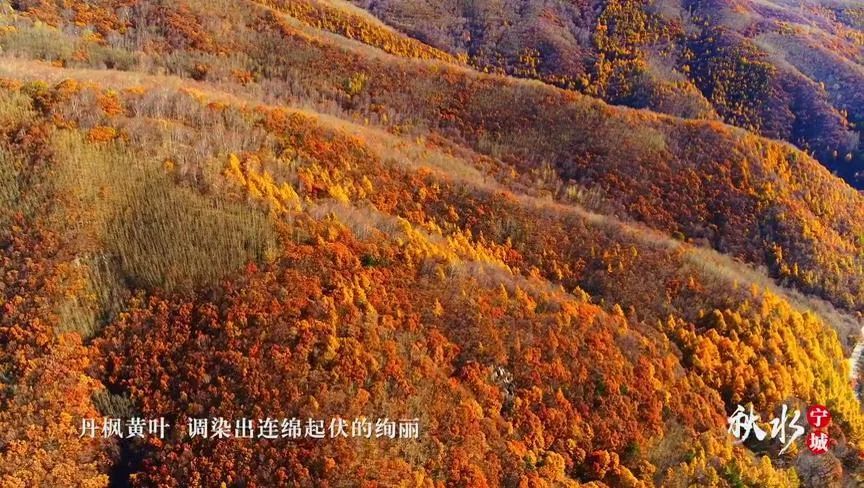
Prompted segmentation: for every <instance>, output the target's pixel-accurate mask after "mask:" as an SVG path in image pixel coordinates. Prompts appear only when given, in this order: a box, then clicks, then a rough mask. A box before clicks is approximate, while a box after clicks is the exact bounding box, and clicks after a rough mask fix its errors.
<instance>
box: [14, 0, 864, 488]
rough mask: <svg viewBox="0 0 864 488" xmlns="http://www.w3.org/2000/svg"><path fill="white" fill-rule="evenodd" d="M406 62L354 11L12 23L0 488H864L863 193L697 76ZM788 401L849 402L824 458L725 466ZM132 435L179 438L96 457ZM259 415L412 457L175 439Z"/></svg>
mask: <svg viewBox="0 0 864 488" xmlns="http://www.w3.org/2000/svg"><path fill="white" fill-rule="evenodd" d="M372 11H373V13H376V14H379V15H382V16H383V14H381V12H379V11H377V10H376V9H374V8H373V9H372ZM508 11H509V10H508ZM430 25H431V24H430ZM421 39H422V40H424V41H427V42H428V43H429V44H434V45H436V46H438V47H432V46H430V45H428V44H424V43H423V42H420V41H418V40H415V39H412V38H410V37H407V36H405V35H403V34H400V33H399V32H397V31H396V30H394V29H393V28H391V27H388V26H387V25H385V24H384V23H382V22H381V21H380V20H377V19H376V18H375V17H373V16H372V15H371V14H370V13H368V12H366V11H364V10H361V9H359V8H357V7H356V6H352V5H350V4H348V3H346V2H341V1H324V0H321V1H296V2H294V1H278V2H252V1H246V2H228V1H213V2H198V1H187V0H182V1H180V0H176V1H161V2H135V1H132V0H99V1H95V2H76V1H60V0H58V1H48V0H30V1H16V2H5V3H0V48H2V57H0V257H2V259H0V305H2V308H0V310H2V314H0V379H2V382H0V385H2V386H0V485H2V486H21V487H25V486H27V487H29V486H92V487H97V486H248V487H252V486H257V487H266V486H435V487H437V486H464V487H478V486H611V487H618V486H623V487H642V486H644V487H647V486H664V487H665V486H672V487H675V486H694V485H695V486H723V487H726V486H729V487H736V486H770V487H773V486H840V485H841V484H842V483H846V484H854V483H856V482H861V476H862V466H861V448H860V447H859V446H861V443H862V442H864V417H862V412H861V407H860V404H859V402H858V399H857V398H856V396H855V394H854V391H853V386H852V381H851V379H850V377H849V376H850V368H849V365H848V364H847V359H846V358H847V357H848V355H849V353H850V350H851V347H852V346H853V345H854V343H855V341H856V340H857V339H858V335H859V329H860V328H861V325H862V324H861V323H860V320H859V317H860V313H861V312H864V241H862V240H861V236H862V235H864V228H862V227H864V198H862V197H861V196H860V195H859V193H858V192H857V191H855V190H854V189H852V188H851V187H849V186H848V185H847V184H846V183H845V182H844V181H843V180H841V179H840V178H837V177H835V176H833V175H831V174H830V172H829V171H828V170H827V169H825V168H824V167H823V166H822V165H820V164H819V162H818V161H816V160H815V159H813V158H812V157H810V156H808V155H807V154H806V153H805V152H802V151H800V150H799V149H796V148H795V147H793V146H792V145H790V144H787V143H784V142H778V141H776V140H771V139H766V138H763V137H761V136H759V135H756V134H754V133H751V132H748V131H746V130H744V129H742V128H736V127H734V126H732V125H726V124H724V123H723V122H722V121H721V120H720V119H718V118H717V117H714V116H711V115H710V114H711V113H712V111H715V110H716V107H717V105H715V104H712V103H709V102H714V100H709V102H705V100H702V101H699V100H701V99H700V98H699V96H700V95H699V93H700V92H699V90H698V89H690V88H683V86H684V85H685V84H686V83H689V82H684V81H682V85H681V86H682V88H681V89H680V90H679V89H677V88H676V89H674V90H673V91H674V93H676V94H678V95H680V94H684V96H685V97H690V98H692V100H696V102H694V104H695V105H694V107H697V106H698V110H699V111H701V112H700V114H702V115H698V116H697V115H694V114H679V115H688V117H690V118H680V117H675V116H672V115H666V114H658V113H654V112H649V111H637V110H633V109H630V108H624V107H616V106H612V105H607V104H606V103H605V102H603V101H600V100H599V99H597V98H593V97H590V96H587V95H583V94H580V93H577V92H576V91H574V90H571V89H567V88H568V87H564V88H562V87H556V86H552V85H550V84H547V83H543V82H541V81H537V80H523V79H518V78H511V77H507V76H504V75H503V74H500V73H483V72H482V70H477V69H476V66H477V65H478V60H477V55H476V53H468V54H467V55H466V54H464V53H463V52H462V51H460V50H459V49H455V50H453V49H450V46H446V45H439V44H441V43H439V42H435V39H429V38H421ZM439 48H440V49H439ZM448 52H449V54H448ZM566 58H567V59H577V58H576V57H574V56H569V55H568V56H567V57H566ZM561 63H562V66H564V64H563V63H565V62H564V61H563V60H562V61H561ZM574 69H575V68H574ZM490 71H494V70H490ZM712 72H713V71H712ZM515 74H517V75H520V76H521V75H522V74H521V73H515ZM562 76H563V75H562ZM531 77H539V76H535V75H533V74H532V75H531ZM540 78H542V79H544V80H545V81H552V82H553V84H560V83H558V82H557V81H556V80H552V79H546V78H543V77H540ZM625 78H627V79H633V77H632V76H630V75H627V76H626V77H625ZM582 88H586V87H582ZM593 94H594V95H602V94H601V93H599V92H598V93H593ZM678 95H676V96H678ZM607 98H608V97H607ZM760 100H761V98H760ZM831 110H833V108H832V109H831ZM705 114H708V115H705ZM720 115H721V116H722V117H726V114H722V113H721V114H720ZM691 116H692V117H691ZM706 118H708V119H711V120H705V119H706ZM844 130H845V129H844ZM784 403H785V404H787V405H790V406H792V407H795V408H803V409H806V407H807V406H808V405H811V404H816V403H819V404H824V405H827V406H828V407H829V408H830V410H831V412H832V414H833V416H834V421H833V423H832V424H831V428H830V434H831V437H832V438H833V439H835V440H836V441H837V443H836V445H834V446H832V450H831V451H830V453H829V454H826V455H822V456H813V455H811V454H809V452H807V451H806V449H802V448H801V446H796V447H795V448H794V449H792V450H791V451H790V452H788V453H785V454H783V455H780V454H779V450H780V446H779V445H777V444H775V443H770V442H767V441H766V442H755V441H750V442H747V443H746V444H743V445H741V444H734V443H733V439H732V438H731V437H730V436H729V435H728V433H727V428H728V424H727V417H728V416H729V414H730V413H731V412H732V411H733V410H734V409H735V406H736V405H738V404H742V405H747V404H752V405H753V408H754V410H755V411H758V412H762V413H763V418H766V417H768V416H771V415H773V414H774V413H776V412H777V411H778V410H779V409H780V406H781V405H782V404H784ZM133 415H134V416H143V417H147V418H154V417H166V418H167V420H168V422H169V423H170V424H171V425H172V426H176V427H177V428H174V429H171V430H170V434H169V436H168V437H167V438H166V439H162V440H160V439H155V438H148V439H137V438H136V439H102V438H98V437H97V438H87V437H83V436H80V435H79V427H80V425H81V421H82V419H83V418H87V417H102V416H112V417H124V418H125V417H130V416H133ZM267 416H278V417H301V418H306V417H324V418H329V417H333V416H342V417H349V418H354V417H358V416H370V417H384V416H387V417H390V418H412V417H416V418H418V420H419V425H420V431H421V435H420V436H419V438H418V439H412V440H404V439H394V440H388V439H352V438H337V439H321V440H317V439H302V440H290V439H274V440H269V439H267V440H262V439H255V440H247V439H222V440H214V439H201V438H191V439H190V438H189V436H188V435H186V434H187V433H186V432H184V428H185V426H186V424H187V421H188V420H189V419H192V418H201V417H224V418H235V419H236V418H240V417H248V418H255V419H259V418H264V417H267ZM802 451H803V452H802Z"/></svg>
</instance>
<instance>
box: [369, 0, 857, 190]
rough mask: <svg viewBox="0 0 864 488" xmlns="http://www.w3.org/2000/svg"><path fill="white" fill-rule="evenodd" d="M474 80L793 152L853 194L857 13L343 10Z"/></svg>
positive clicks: (608, 5) (483, 4) (849, 5)
mask: <svg viewBox="0 0 864 488" xmlns="http://www.w3.org/2000/svg"><path fill="white" fill-rule="evenodd" d="M354 2H355V3H356V4H357V5H360V6H362V7H364V8H366V9H368V10H369V11H371V12H372V13H374V14H375V15H377V16H378V17H380V18H381V19H383V20H385V21H386V22H387V23H389V24H391V25H393V26H394V27H396V28H398V29H400V30H402V31H403V32H405V33H407V34H409V35H411V36H413V37H416V38H417V39H420V40H422V41H423V42H426V43H428V44H430V45H433V46H436V47H439V48H441V49H443V50H446V51H448V52H451V53H454V54H459V55H464V56H467V59H468V60H469V62H470V63H471V64H472V65H474V66H477V67H478V68H481V69H484V70H488V71H494V72H504V73H508V74H511V75H515V76H520V77H525V78H536V79H540V80H543V81H546V82H548V83H551V84H554V85H557V86H561V87H565V88H568V89H573V90H578V91H580V92H583V93H587V94H590V95H595V96H599V97H601V98H603V99H604V100H606V101H608V102H610V103H614V104H621V105H627V106H630V107H636V108H648V109H651V110H654V111H657V112H662V113H668V114H672V115H678V116H682V117H688V118H708V119H711V118H716V117H720V118H721V119H722V120H724V121H726V122H728V123H731V124H734V125H736V126H739V127H743V128H746V129H748V130H752V131H755V132H757V133H759V134H762V135H765V136H767V137H771V138H775V139H782V140H786V141H789V142H792V143H793V144H795V145H796V146H798V147H799V148H802V149H805V150H807V151H809V152H811V153H813V154H814V155H815V157H816V158H817V159H818V160H819V161H821V162H822V163H823V164H824V165H825V166H827V167H828V168H829V169H830V170H831V171H833V172H835V173H837V174H838V175H840V176H841V177H842V178H843V179H845V180H846V181H847V182H849V183H850V184H852V185H853V186H856V187H858V188H861V187H864V173H862V170H864V145H862V143H861V142H860V138H861V130H862V128H864V89H862V87H864V5H862V4H861V3H859V2H843V1H836V2H835V1H827V2H814V1H803V2H802V1H777V2H772V1H758V2H748V1H722V0H705V1H697V0H694V1H676V0H657V1H640V0H610V1H597V0H587V1H578V2H571V1H561V0H552V1H539V0H538V1H497V0H475V1H468V2H463V1H458V2H457V1H428V0H425V1H422V0H421V1H416V2H415V1H411V2H406V1H394V0H354Z"/></svg>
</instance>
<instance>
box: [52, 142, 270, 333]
mask: <svg viewBox="0 0 864 488" xmlns="http://www.w3.org/2000/svg"><path fill="white" fill-rule="evenodd" d="M56 145H57V154H59V155H62V157H63V159H64V160H63V162H62V164H61V165H60V171H59V173H58V175H57V179H58V183H59V185H60V187H61V188H63V189H64V191H63V192H61V193H62V194H64V195H66V196H67V198H68V200H69V202H67V205H65V210H64V212H65V214H64V218H65V219H66V223H67V225H68V226H69V227H70V229H71V230H73V231H75V232H77V235H78V236H80V239H79V244H80V245H82V246H83V247H84V249H80V250H79V251H81V252H84V253H87V251H88V250H89V249H100V248H101V249H104V250H105V251H107V253H108V256H107V257H106V258H103V259H107V262H109V263H111V264H110V265H111V266H116V269H117V272H118V275H119V277H120V279H121V280H122V281H125V282H126V284H128V285H131V286H133V287H147V288H161V289H166V290H188V289H190V288H193V287H198V286H206V285H209V284H213V283H214V282H216V281H218V280H219V279H221V278H223V277H225V276H226V275H227V274H228V273H231V272H234V271H236V270H238V269H239V268H242V267H243V266H244V265H245V264H246V263H248V262H251V261H257V260H259V259H261V258H262V257H263V256H264V254H265V253H266V252H267V250H268V249H270V248H271V247H272V246H274V245H275V237H274V233H273V230H272V228H271V227H270V223H269V221H268V220H267V217H266V216H265V215H263V214H261V213H260V212H258V211H256V210H253V209H251V208H248V207H246V206H243V205H240V204H236V203H230V202H226V201H224V200H221V199H219V198H216V197H214V196H208V195H203V194H201V193H200V192H198V191H196V190H193V189H191V188H187V187H183V186H181V185H179V184H177V183H175V181H174V180H173V179H172V177H171V175H170V173H169V172H167V171H166V170H165V169H163V168H162V167H161V165H159V164H158V163H157V162H156V161H153V160H150V159H148V158H146V157H141V156H138V155H136V154H134V153H133V152H131V151H130V150H129V149H128V147H126V146H125V145H124V144H123V143H120V142H115V143H108V144H92V143H88V142H85V141H84V140H83V139H82V137H81V136H80V135H78V134H74V133H64V134H60V135H58V137H57V140H56ZM90 269H91V276H94V277H95V282H96V283H97V284H98V283H100V282H101V283H103V284H106V283H107V284H110V283H112V282H115V281H116V280H114V279H113V278H110V274H106V273H109V272H108V271H107V270H106V269H103V270H101V271H100V270H99V269H98V267H94V266H90ZM94 271H95V274H94ZM106 277H107V279H106ZM96 287H97V288H99V286H96ZM98 293H102V294H104V295H105V296H106V297H107V299H108V300H109V302H110V297H111V296H113V295H112V294H113V293H114V292H112V291H111V290H101V291H98ZM85 323H86V322H85ZM85 329H86V327H85Z"/></svg>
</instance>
